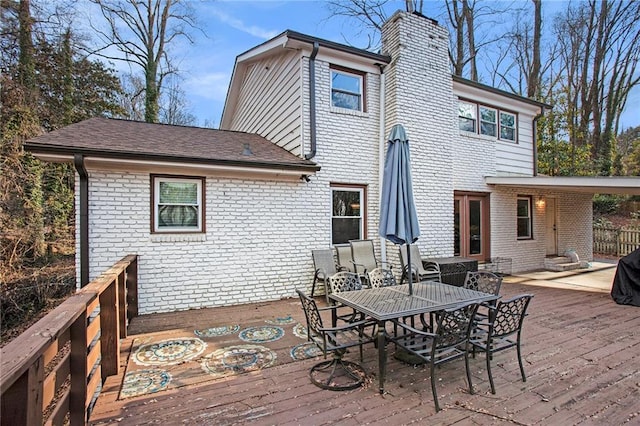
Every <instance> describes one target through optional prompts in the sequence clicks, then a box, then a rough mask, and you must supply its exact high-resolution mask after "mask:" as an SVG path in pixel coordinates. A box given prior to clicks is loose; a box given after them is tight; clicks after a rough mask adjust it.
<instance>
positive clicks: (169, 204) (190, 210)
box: [151, 176, 205, 233]
mask: <svg viewBox="0 0 640 426" xmlns="http://www.w3.org/2000/svg"><path fill="white" fill-rule="evenodd" d="M151 181H152V184H151V185H152V197H151V198H152V203H153V206H152V208H153V217H152V232H156V233H161V232H173V233H176V232H204V231H205V228H204V192H203V191H204V187H205V184H204V178H192V177H173V176H152V177H151Z"/></svg>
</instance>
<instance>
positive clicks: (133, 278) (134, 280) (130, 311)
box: [127, 256, 138, 321]
mask: <svg viewBox="0 0 640 426" xmlns="http://www.w3.org/2000/svg"><path fill="white" fill-rule="evenodd" d="M137 316H138V257H137V256H134V258H133V260H132V261H131V263H130V264H129V267H128V268H127V319H128V320H129V321H131V319H132V318H135V317H137Z"/></svg>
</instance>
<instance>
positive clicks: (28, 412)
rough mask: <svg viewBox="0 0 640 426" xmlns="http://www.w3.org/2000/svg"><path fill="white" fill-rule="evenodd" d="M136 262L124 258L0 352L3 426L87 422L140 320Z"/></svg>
mask: <svg viewBox="0 0 640 426" xmlns="http://www.w3.org/2000/svg"><path fill="white" fill-rule="evenodd" d="M137 259H138V258H137V256H136V255H129V256H127V257H125V258H123V259H122V260H121V261H119V262H118V263H116V264H115V265H113V266H112V267H111V268H110V269H109V270H107V271H106V272H104V273H103V274H102V275H101V276H100V277H98V278H96V279H95V280H93V281H92V282H90V283H89V284H88V285H87V286H85V287H84V288H82V289H81V290H80V291H78V292H77V293H75V294H74V295H73V296H71V297H69V298H68V299H67V300H65V301H64V302H63V303H62V304H60V305H59V306H58V307H56V308H55V309H54V310H53V311H51V312H50V313H49V314H47V315H46V316H45V317H44V318H42V319H41V320H40V321H38V322H37V323H35V324H34V325H33V326H31V327H30V328H29V329H28V330H27V331H25V332H24V333H22V334H21V335H20V336H18V337H16V338H15V339H14V340H13V341H11V342H9V343H8V344H7V345H6V346H4V347H3V348H2V352H1V357H0V390H1V391H2V407H1V413H0V420H1V421H0V423H1V424H3V425H28V426H31V425H41V424H48V425H59V424H65V423H70V424H71V425H84V424H85V423H86V421H87V420H88V418H89V417H88V416H89V414H90V411H91V407H92V406H93V402H94V401H95V398H97V395H98V394H99V391H100V389H101V387H102V383H103V382H104V380H105V378H106V377H107V376H111V375H114V374H117V373H118V368H119V367H120V339H121V338H124V337H126V336H127V324H128V321H129V320H131V318H133V317H135V316H137V315H138V293H137V286H138V260H137Z"/></svg>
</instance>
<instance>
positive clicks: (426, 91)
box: [382, 12, 458, 256]
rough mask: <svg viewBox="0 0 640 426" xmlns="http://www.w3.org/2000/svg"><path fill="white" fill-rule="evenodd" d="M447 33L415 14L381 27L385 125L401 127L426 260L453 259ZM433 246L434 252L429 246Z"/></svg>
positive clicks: (452, 118) (453, 111)
mask: <svg viewBox="0 0 640 426" xmlns="http://www.w3.org/2000/svg"><path fill="white" fill-rule="evenodd" d="M448 49H449V35H448V31H447V30H446V29H445V28H443V27H441V26H440V25H438V23H437V22H436V21H434V20H432V19H430V18H427V17H425V16H422V15H420V14H412V13H407V12H396V13H395V14H394V15H393V16H392V17H391V18H390V19H389V20H387V22H386V23H385V24H384V26H383V27H382V51H383V53H384V54H387V55H389V56H391V58H392V60H391V63H390V64H389V65H388V66H387V67H386V68H385V71H384V72H385V74H386V83H385V87H386V90H385V110H386V116H385V124H386V127H387V134H388V132H389V130H390V128H391V127H392V126H393V125H394V124H402V125H404V127H405V129H406V131H407V136H408V137H409V141H410V146H411V163H412V177H413V191H414V198H415V200H416V208H417V210H418V220H419V222H420V229H421V231H422V236H421V237H420V239H419V240H418V244H419V246H420V247H421V250H422V252H423V254H424V255H426V256H435V255H438V256H451V255H453V188H454V181H453V179H454V177H453V167H452V165H453V152H454V151H453V144H454V143H455V140H456V139H457V137H456V135H457V134H458V128H457V121H456V118H457V108H456V105H457V100H456V98H455V96H454V94H453V80H452V78H451V70H450V67H449V54H448ZM434 247H438V248H439V250H440V251H439V252H437V253H436V252H433V251H431V250H433V249H432V248H434Z"/></svg>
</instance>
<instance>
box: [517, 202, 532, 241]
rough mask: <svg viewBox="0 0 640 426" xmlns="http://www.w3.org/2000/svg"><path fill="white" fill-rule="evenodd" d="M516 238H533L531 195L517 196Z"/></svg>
mask: <svg viewBox="0 0 640 426" xmlns="http://www.w3.org/2000/svg"><path fill="white" fill-rule="evenodd" d="M517 215H518V219H517V221H518V239H519V240H530V239H532V238H533V232H532V229H533V226H532V225H533V220H532V217H531V197H529V196H523V195H519V196H518V213H517Z"/></svg>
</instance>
